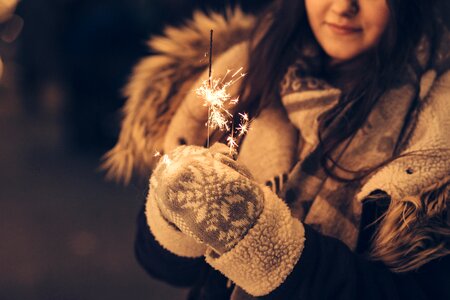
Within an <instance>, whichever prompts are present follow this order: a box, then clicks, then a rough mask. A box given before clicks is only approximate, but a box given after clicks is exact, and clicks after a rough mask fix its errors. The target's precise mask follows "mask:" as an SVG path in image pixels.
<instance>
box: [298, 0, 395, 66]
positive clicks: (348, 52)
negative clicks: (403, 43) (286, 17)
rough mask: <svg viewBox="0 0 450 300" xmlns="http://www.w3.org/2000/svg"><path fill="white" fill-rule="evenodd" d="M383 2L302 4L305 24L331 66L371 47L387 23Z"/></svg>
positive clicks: (354, 0) (313, 1)
mask: <svg viewBox="0 0 450 300" xmlns="http://www.w3.org/2000/svg"><path fill="white" fill-rule="evenodd" d="M386 1H387V0H305V6H306V13H307V15H308V20H309V24H310V26H311V29H312V31H313V33H314V36H315V37H316V39H317V41H318V43H319V44H320V46H321V47H322V48H323V50H324V51H325V52H326V53H327V54H328V55H329V56H330V57H331V58H332V60H333V61H334V62H341V61H346V60H349V59H352V58H354V57H356V56H358V55H360V54H362V53H364V52H366V51H367V50H369V49H371V48H373V47H375V46H376V45H377V43H378V42H379V40H380V38H381V36H382V34H383V32H384V31H385V29H386V27H387V25H388V22H389V16H390V13H389V8H388V6H387V3H386Z"/></svg>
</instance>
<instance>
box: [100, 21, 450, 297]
mask: <svg viewBox="0 0 450 300" xmlns="http://www.w3.org/2000/svg"><path fill="white" fill-rule="evenodd" d="M253 23H254V20H253V18H252V17H248V16H243V15H242V14H241V13H240V12H237V13H236V14H234V15H233V16H232V17H229V18H228V19H227V20H224V19H222V18H221V17H220V16H218V15H213V16H211V17H207V16H204V15H202V14H196V15H195V16H194V20H193V21H192V22H191V23H189V24H188V26H187V27H186V28H183V29H174V28H169V29H167V31H166V35H165V36H164V37H159V38H154V39H152V40H151V41H150V45H151V47H152V48H153V49H154V50H155V52H156V53H157V54H156V55H154V56H151V57H148V58H145V59H144V60H142V61H141V62H140V63H139V64H138V65H137V66H136V68H135V70H134V73H133V76H132V78H131V80H130V83H129V84H128V86H127V88H126V94H127V96H128V98H129V99H128V101H127V104H126V105H125V108H124V112H125V118H124V121H123V126H122V131H121V135H120V137H119V141H118V143H117V145H116V146H115V147H114V148H113V149H112V150H111V151H110V152H109V153H108V154H107V155H106V160H105V164H104V165H105V167H106V168H107V169H108V170H109V175H110V176H112V177H118V178H121V179H123V180H125V181H126V182H128V181H129V180H130V179H131V174H132V171H133V170H137V171H138V172H140V173H141V174H144V176H145V174H149V173H150V172H151V169H152V167H153V166H154V163H155V158H154V152H155V150H168V149H171V148H173V147H175V146H176V145H177V144H184V143H188V144H201V143H202V141H204V136H201V134H200V137H198V136H196V137H195V139H196V140H189V139H186V138H184V137H181V138H180V137H179V136H178V135H176V134H173V132H176V131H175V130H174V129H173V126H172V129H171V128H170V123H171V122H172V121H173V118H174V115H176V113H177V112H178V111H179V109H180V107H183V103H185V102H186V101H188V100H186V99H188V98H189V97H190V93H191V90H192V87H193V86H195V84H196V83H198V82H199V80H200V79H201V78H202V76H204V74H205V73H204V72H205V71H204V69H205V66H206V62H205V61H199V60H198V59H197V57H198V54H199V53H198V49H207V44H208V38H209V36H208V34H209V31H205V30H203V29H204V28H214V30H215V33H216V36H220V38H216V41H218V42H216V44H215V49H216V53H224V54H223V55H222V57H226V56H227V53H228V56H230V54H229V53H232V52H233V45H235V47H240V45H241V43H242V42H244V43H245V40H246V39H247V38H248V35H249V31H250V29H251V28H252V26H253ZM437 48H439V49H441V51H440V52H439V53H440V54H439V55H437V56H436V57H432V58H431V59H430V60H428V61H427V62H423V68H424V70H423V72H422V76H421V78H420V85H419V86H417V88H418V89H419V90H420V92H419V97H420V105H419V107H418V108H417V114H416V115H415V121H414V122H413V124H412V125H411V126H410V129H411V133H410V138H409V140H408V143H407V146H406V147H405V150H404V152H403V153H404V154H405V153H415V154H416V155H414V156H408V155H400V156H398V157H396V158H395V159H393V160H392V161H391V162H390V163H388V164H387V165H386V166H384V167H383V168H381V169H380V170H378V171H377V172H375V173H374V174H372V175H371V176H370V177H369V178H367V179H366V180H365V181H364V184H363V185H362V187H361V189H360V191H359V193H358V194H357V195H356V198H357V199H358V200H359V201H361V203H362V214H361V222H360V230H359V235H358V240H357V247H356V248H355V249H352V250H350V249H349V247H348V246H347V245H345V244H344V243H343V242H342V241H340V240H338V239H334V238H331V237H328V236H325V235H323V234H321V233H319V232H318V231H317V230H316V229H314V228H313V227H311V226H309V225H307V224H305V239H306V242H305V245H304V249H303V251H302V253H301V257H300V259H299V260H298V262H297V264H296V265H295V267H294V268H293V270H292V271H291V272H290V274H289V275H288V277H287V278H286V279H285V280H284V281H283V282H282V283H281V284H280V285H279V286H278V287H277V288H276V289H274V290H272V291H271V292H270V293H269V294H268V295H265V296H263V297H261V299H450V286H449V285H448V282H450V256H449V254H450V250H449V249H450V241H449V239H450V228H449V223H450V214H449V213H448V207H449V205H448V204H449V201H450V195H449V194H450V177H449V175H450V137H449V134H448V133H449V132H450V118H449V116H450V103H449V100H450V96H449V93H450V88H449V87H450V71H449V67H450V64H449V62H450V54H449V53H450V51H448V50H449V48H450V44H449V38H448V36H444V37H443V38H442V40H441V44H440V45H437ZM233 57H234V58H236V56H234V55H233ZM223 60H226V59H223ZM217 61H220V58H218V59H217ZM226 61H227V67H230V68H233V67H237V66H238V65H239V64H245V63H246V60H245V55H243V56H242V59H238V62H236V64H237V65H230V64H232V63H233V60H226ZM235 61H236V60H235ZM202 74H203V75H202ZM182 125H183V126H185V127H186V126H187V127H188V128H187V129H186V128H185V129H184V130H187V131H189V130H198V128H197V127H195V126H198V124H194V125H192V126H193V127H192V128H190V127H189V126H190V125H189V124H182ZM168 136H170V137H169V138H168ZM306 156H307V155H306ZM379 192H382V193H379ZM380 194H381V195H382V196H379V195H380ZM373 195H378V198H379V199H377V200H376V201H369V200H370V199H371V198H373V197H372V196H373ZM381 217H383V220H382V221H381V222H379V223H378V225H377V226H368V225H370V224H372V223H374V222H375V221H377V220H378V219H379V218H381ZM375 233H376V234H375ZM374 244H376V246H377V247H376V249H377V251H376V260H374V259H372V258H370V257H369V256H368V254H369V252H370V251H369V249H370V248H371V247H373V245H374ZM136 254H137V257H138V260H139V261H140V262H141V264H142V265H143V267H144V268H145V269H146V270H147V271H148V272H149V273H150V274H151V275H152V276H154V277H156V278H159V279H161V280H164V281H166V282H169V283H172V284H174V285H178V286H193V287H194V288H193V290H192V293H191V297H192V299H230V297H231V298H232V299H247V298H251V296H249V295H248V294H247V293H245V292H243V291H242V290H241V289H236V288H234V287H233V286H231V287H230V284H229V282H228V280H227V278H226V277H224V276H223V275H221V274H220V273H219V272H217V271H215V270H213V269H212V268H211V267H210V266H209V265H208V264H207V263H206V262H205V261H204V259H203V258H183V257H178V256H176V255H174V254H172V253H170V252H168V251H167V250H165V249H164V248H163V247H161V245H160V244H159V243H158V242H157V241H156V240H155V238H154V237H153V235H152V234H151V232H150V231H149V230H148V224H147V222H146V217H145V216H144V213H143V212H142V213H141V214H140V215H139V219H138V231H137V239H136Z"/></svg>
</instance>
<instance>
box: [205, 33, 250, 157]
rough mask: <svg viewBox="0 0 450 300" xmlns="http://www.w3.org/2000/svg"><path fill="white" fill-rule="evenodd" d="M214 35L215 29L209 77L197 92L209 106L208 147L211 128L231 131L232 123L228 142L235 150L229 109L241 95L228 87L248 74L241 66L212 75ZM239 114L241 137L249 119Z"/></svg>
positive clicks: (246, 128)
mask: <svg viewBox="0 0 450 300" xmlns="http://www.w3.org/2000/svg"><path fill="white" fill-rule="evenodd" d="M212 37H213V31H212V30H211V36H210V51H209V53H210V55H209V78H208V79H207V80H205V81H203V83H202V85H201V86H200V87H199V88H197V89H196V94H197V96H199V97H200V98H202V99H203V100H204V103H203V105H204V106H207V107H208V119H207V122H206V124H205V125H206V127H207V128H208V136H207V147H209V135H210V134H209V130H210V129H213V130H214V129H218V130H220V131H227V132H228V131H230V125H231V135H230V136H229V137H228V138H227V144H228V146H229V147H230V152H234V151H235V150H236V148H237V146H238V144H237V142H236V139H235V138H234V126H233V125H234V124H233V121H232V119H233V115H232V114H231V113H230V112H229V110H228V109H229V107H231V106H233V105H236V104H237V103H238V102H239V97H235V98H233V97H232V96H231V95H230V93H229V92H228V88H229V87H230V86H232V85H233V84H235V83H236V82H238V81H239V80H240V79H241V78H242V77H244V76H245V75H246V74H244V73H242V69H243V68H242V67H241V68H240V69H238V70H237V71H235V72H234V73H232V71H231V70H227V72H226V74H225V76H223V77H222V78H213V77H212ZM231 73H232V74H231ZM230 74H231V76H230ZM239 116H240V117H241V124H239V127H238V128H237V131H238V137H241V136H243V135H244V134H245V133H246V132H247V131H248V126H249V120H248V115H247V114H241V113H240V114H239Z"/></svg>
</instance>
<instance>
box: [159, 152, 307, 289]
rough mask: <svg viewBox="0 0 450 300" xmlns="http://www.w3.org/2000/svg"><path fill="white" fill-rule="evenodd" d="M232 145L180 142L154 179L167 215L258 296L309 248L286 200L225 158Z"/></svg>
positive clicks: (209, 257) (213, 260)
mask: <svg viewBox="0 0 450 300" xmlns="http://www.w3.org/2000/svg"><path fill="white" fill-rule="evenodd" d="M228 151H229V150H228V148H227V147H226V146H224V145H215V146H213V147H212V148H211V149H204V148H201V147H195V146H181V147H178V148H176V149H175V150H174V151H173V152H172V153H170V154H169V155H168V156H166V157H165V158H163V159H162V160H161V162H160V163H159V164H158V166H157V167H156V169H155V171H154V173H153V176H152V179H151V191H152V193H154V199H155V203H156V204H157V206H158V208H159V210H160V211H161V215H162V216H163V218H165V219H166V220H168V222H170V223H172V224H174V225H175V226H176V227H177V228H178V229H180V230H181V232H183V233H184V234H185V235H186V236H189V237H191V238H192V239H194V240H196V241H198V242H199V243H200V244H205V245H207V250H206V253H205V257H206V261H207V262H208V263H209V264H210V265H211V266H212V267H213V268H215V269H217V270H219V271H220V272H222V273H223V274H224V275H225V276H226V277H228V278H229V279H231V280H232V281H234V282H235V283H236V284H237V285H238V286H240V287H241V288H243V289H244V290H245V291H246V292H248V293H249V294H251V295H253V296H262V295H266V294H268V293H270V292H271V291H273V290H274V289H275V288H277V287H278V286H279V285H280V284H281V283H282V282H283V281H284V280H285V279H286V277H287V276H288V275H289V273H290V272H291V271H292V270H293V268H294V266H295V264H296V263H297V261H298V259H299V258H300V255H301V252H302V250H303V246H304V240H305V236H304V228H303V225H302V224H301V223H300V221H298V220H297V219H295V218H293V217H292V216H291V212H290V210H289V208H288V207H287V205H286V204H285V203H284V202H283V201H282V200H281V199H280V198H278V197H277V195H276V194H274V193H273V192H272V191H271V190H270V189H269V188H267V187H265V186H262V185H260V184H258V183H257V182H255V181H254V180H253V179H252V176H251V175H250V174H249V172H248V171H247V170H246V169H245V168H244V167H242V166H240V165H239V164H237V163H236V162H235V161H234V160H233V159H232V158H231V157H230V156H228V155H227V153H228Z"/></svg>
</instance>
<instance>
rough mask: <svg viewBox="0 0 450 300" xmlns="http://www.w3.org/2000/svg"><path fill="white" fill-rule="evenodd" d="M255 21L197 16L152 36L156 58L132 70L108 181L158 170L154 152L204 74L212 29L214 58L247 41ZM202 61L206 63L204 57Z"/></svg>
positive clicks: (106, 162)
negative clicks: (173, 117) (184, 24)
mask: <svg viewBox="0 0 450 300" xmlns="http://www.w3.org/2000/svg"><path fill="white" fill-rule="evenodd" d="M253 24H254V17H252V16H249V15H244V13H243V12H242V11H241V10H240V9H235V10H233V11H231V10H230V11H228V13H227V14H226V15H225V16H222V15H219V14H217V13H212V14H210V15H205V14H204V13H201V12H197V13H195V14H194V16H193V19H192V20H191V21H189V22H187V24H186V26H184V27H182V28H175V27H168V28H167V29H166V30H165V33H164V36H161V37H154V38H152V39H151V40H150V41H149V43H148V44H149V46H150V48H151V49H152V51H153V52H155V53H156V55H154V56H150V57H147V58H144V59H143V60H142V61H140V62H139V63H138V64H137V66H136V67H135V68H134V71H133V75H132V76H131V79H130V81H129V83H128V85H127V86H126V87H125V92H124V93H125V96H126V97H127V98H128V100H127V102H126V104H125V107H124V109H123V114H124V119H123V122H122V129H121V132H120V135H119V139H118V142H117V144H116V145H115V147H114V148H113V149H111V150H110V151H109V152H107V153H106V154H105V156H104V157H103V163H102V168H103V169H104V170H106V171H107V177H108V178H111V179H115V180H117V181H122V182H124V183H128V182H129V181H130V180H131V177H132V173H133V171H134V170H136V171H138V172H139V173H140V174H141V175H144V174H148V173H149V172H150V171H151V169H152V168H153V167H154V164H155V158H154V153H155V151H157V150H161V149H162V145H163V142H164V137H165V133H166V129H167V127H168V125H169V123H170V120H171V119H172V116H173V115H174V113H175V111H176V110H177V108H178V107H179V105H180V103H181V102H182V101H183V99H184V97H185V95H186V94H187V92H188V91H189V90H190V88H191V86H192V84H193V83H194V82H195V80H196V79H197V77H198V76H199V75H200V74H201V72H202V71H203V70H204V69H205V68H206V67H207V65H208V61H209V60H208V59H207V58H204V54H205V52H207V51H208V49H209V31H210V29H213V30H214V34H215V39H214V55H215V57H217V55H218V54H220V53H222V52H224V51H225V50H226V49H227V48H229V47H230V46H232V45H234V44H236V43H239V42H241V41H243V40H246V39H248V37H249V33H250V31H251V28H252V27H253ZM202 58H204V59H202Z"/></svg>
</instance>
